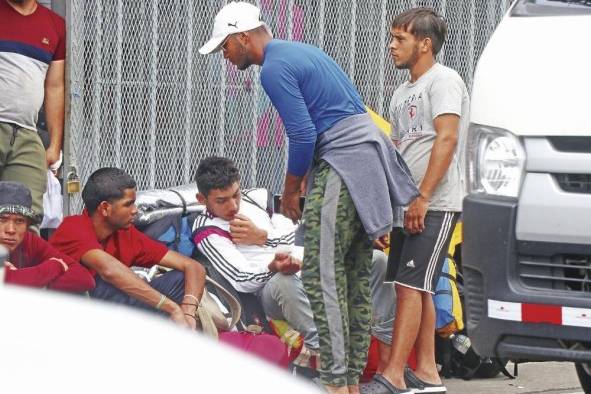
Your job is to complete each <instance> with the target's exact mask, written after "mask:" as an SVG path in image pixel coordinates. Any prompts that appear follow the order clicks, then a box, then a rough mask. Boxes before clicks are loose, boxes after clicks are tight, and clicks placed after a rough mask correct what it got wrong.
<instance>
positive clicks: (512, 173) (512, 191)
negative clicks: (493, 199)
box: [466, 124, 525, 197]
mask: <svg viewBox="0 0 591 394" xmlns="http://www.w3.org/2000/svg"><path fill="white" fill-rule="evenodd" d="M466 164H467V166H466V169H467V180H468V182H467V183H468V193H469V194H472V193H479V194H490V195H495V196H506V197H517V196H518V195H519V190H520V188H521V182H522V180H523V172H524V167H525V150H524V149H523V146H522V144H521V141H520V140H519V138H517V137H516V136H515V135H513V134H511V133H510V132H508V131H507V130H503V129H497V128H494V127H488V126H481V125H477V124H472V125H470V130H469V132H468V140H467V146H466Z"/></svg>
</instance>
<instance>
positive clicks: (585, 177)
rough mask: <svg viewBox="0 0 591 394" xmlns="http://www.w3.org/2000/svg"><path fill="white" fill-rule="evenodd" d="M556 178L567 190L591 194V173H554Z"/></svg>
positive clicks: (562, 187) (561, 186)
mask: <svg viewBox="0 0 591 394" xmlns="http://www.w3.org/2000/svg"><path fill="white" fill-rule="evenodd" d="M554 178H555V179H556V182H558V184H559V185H560V188H561V189H562V190H564V191H565V192H569V193H586V194H591V174H554Z"/></svg>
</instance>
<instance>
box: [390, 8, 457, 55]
mask: <svg viewBox="0 0 591 394" xmlns="http://www.w3.org/2000/svg"><path fill="white" fill-rule="evenodd" d="M392 29H402V30H404V31H406V32H408V33H410V34H412V35H413V36H415V37H417V38H419V39H423V38H430V39H431V42H432V44H433V55H434V56H435V55H437V54H438V53H439V51H440V50H441V47H442V46H443V43H444V42H445V37H446V35H447V24H446V23H445V20H443V18H442V17H441V16H440V15H439V14H437V12H435V10H433V9H432V8H428V7H419V8H411V9H410V10H406V11H404V12H402V13H401V14H398V15H396V17H395V18H394V21H393V22H392Z"/></svg>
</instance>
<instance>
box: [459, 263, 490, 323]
mask: <svg viewBox="0 0 591 394" xmlns="http://www.w3.org/2000/svg"><path fill="white" fill-rule="evenodd" d="M463 268H464V288H465V292H464V294H466V296H465V297H466V298H465V305H466V311H467V317H468V319H467V323H468V328H469V329H470V328H473V327H475V326H477V325H478V322H480V319H482V316H483V315H485V314H486V302H485V300H484V280H483V278H482V274H481V273H480V272H478V271H476V270H473V269H471V268H470V267H466V266H464V267H463Z"/></svg>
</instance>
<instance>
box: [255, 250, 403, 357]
mask: <svg viewBox="0 0 591 394" xmlns="http://www.w3.org/2000/svg"><path fill="white" fill-rule="evenodd" d="M387 265H388V256H386V255H385V254H384V253H383V252H380V251H377V250H374V252H373V259H372V268H371V276H370V287H371V298H372V323H371V333H372V335H374V336H375V337H376V338H377V339H378V340H380V341H382V342H384V343H387V344H391V343H392V327H393V324H394V314H395V309H396V293H395V292H394V284H393V283H384V278H385V277H386V269H387ZM258 296H259V299H260V300H261V303H262V304H263V308H264V310H265V314H266V315H267V316H269V317H270V318H271V319H277V320H285V321H287V323H288V324H289V325H290V326H291V327H293V328H294V329H295V330H296V331H298V332H299V333H300V334H302V337H303V338H304V343H305V344H306V346H307V347H308V348H310V349H314V350H318V348H319V342H318V331H317V330H316V325H315V324H314V318H313V315H312V308H311V307H310V301H308V297H307V296H306V292H305V291H304V286H303V284H302V281H301V279H300V278H299V277H298V276H296V275H283V274H275V275H274V276H273V277H272V278H271V279H270V280H269V281H268V282H267V283H266V284H265V286H264V287H263V288H262V289H261V290H260V291H259V294H258Z"/></svg>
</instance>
